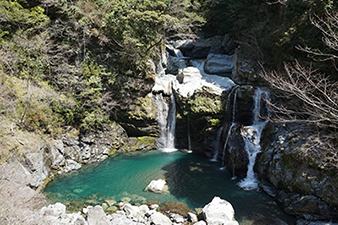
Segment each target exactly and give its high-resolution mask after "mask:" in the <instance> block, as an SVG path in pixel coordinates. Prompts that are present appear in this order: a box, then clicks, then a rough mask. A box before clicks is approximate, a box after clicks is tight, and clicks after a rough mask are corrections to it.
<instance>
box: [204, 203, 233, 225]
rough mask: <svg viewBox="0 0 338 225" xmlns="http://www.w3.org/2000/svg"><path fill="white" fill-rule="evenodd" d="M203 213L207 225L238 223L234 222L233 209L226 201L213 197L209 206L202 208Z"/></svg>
mask: <svg viewBox="0 0 338 225" xmlns="http://www.w3.org/2000/svg"><path fill="white" fill-rule="evenodd" d="M203 213H204V217H205V220H206V222H207V224H208V225H219V224H226V225H228V224H229V225H230V224H231V225H232V224H234V225H235V224H237V225H238V222H237V221H234V216H235V211H234V208H233V207H232V205H231V204H230V203H229V202H228V201H226V200H223V199H221V198H220V197H214V198H213V199H212V201H211V202H210V203H209V204H207V205H206V206H204V207H203Z"/></svg>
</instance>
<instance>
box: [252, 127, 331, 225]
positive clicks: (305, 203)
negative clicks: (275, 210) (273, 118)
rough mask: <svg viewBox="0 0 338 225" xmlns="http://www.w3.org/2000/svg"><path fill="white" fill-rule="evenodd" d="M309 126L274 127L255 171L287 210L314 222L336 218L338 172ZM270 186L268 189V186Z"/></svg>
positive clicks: (266, 133)
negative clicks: (274, 191)
mask: <svg viewBox="0 0 338 225" xmlns="http://www.w3.org/2000/svg"><path fill="white" fill-rule="evenodd" d="M316 132H317V131H316V129H314V128H313V127H309V126H307V125H306V124H301V123H294V124H288V125H285V124H271V125H270V126H269V128H268V129H267V130H266V132H265V137H263V140H264V141H263V142H264V144H263V145H264V151H263V152H262V154H261V156H260V159H259V160H258V161H257V164H256V168H257V172H258V174H259V176H260V177H261V178H262V179H265V180H268V181H269V182H271V184H272V185H273V187H274V188H275V189H276V190H277V196H276V197H278V198H279V199H280V201H281V202H282V203H283V205H284V207H285V210H286V211H287V212H288V213H290V214H293V215H297V216H300V217H303V218H305V219H311V220H330V219H333V218H335V219H337V218H336V215H337V211H336V206H337V205H338V199H337V194H338V193H337V192H338V183H337V180H338V179H337V178H338V177H337V169H336V167H334V166H332V164H331V162H330V160H329V159H328V157H327V156H325V155H326V154H329V153H328V149H323V148H321V143H320V142H321V141H323V140H320V139H315V138H314V134H315V133H316ZM323 135H324V134H323ZM267 187H268V186H267Z"/></svg>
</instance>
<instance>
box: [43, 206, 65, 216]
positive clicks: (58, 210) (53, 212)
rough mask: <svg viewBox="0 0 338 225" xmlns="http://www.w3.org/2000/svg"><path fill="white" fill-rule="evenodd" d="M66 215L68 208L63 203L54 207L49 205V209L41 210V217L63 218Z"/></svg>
mask: <svg viewBox="0 0 338 225" xmlns="http://www.w3.org/2000/svg"><path fill="white" fill-rule="evenodd" d="M65 213H66V206H65V205H63V204H62V203H59V202H58V203H55V204H54V205H48V206H47V207H45V206H44V207H42V208H41V209H40V215H42V216H53V217H57V218H58V217H61V216H63V215H65Z"/></svg>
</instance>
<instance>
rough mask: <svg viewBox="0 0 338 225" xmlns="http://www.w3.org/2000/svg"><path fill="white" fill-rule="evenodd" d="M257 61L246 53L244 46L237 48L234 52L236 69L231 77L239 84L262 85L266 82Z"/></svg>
mask: <svg viewBox="0 0 338 225" xmlns="http://www.w3.org/2000/svg"><path fill="white" fill-rule="evenodd" d="M259 73H260V68H259V67H258V66H257V63H256V62H255V61H253V60H251V59H250V56H247V55H246V51H245V49H244V47H241V48H237V49H236V50H235V53H234V69H233V71H232V75H231V79H232V80H234V81H235V82H236V83H238V84H251V85H260V84H262V83H264V81H263V79H262V78H261V76H260V75H259Z"/></svg>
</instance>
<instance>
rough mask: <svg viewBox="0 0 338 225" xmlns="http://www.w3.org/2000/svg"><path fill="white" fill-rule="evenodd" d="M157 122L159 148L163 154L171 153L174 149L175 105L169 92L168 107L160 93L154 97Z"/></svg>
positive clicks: (173, 97)
mask: <svg viewBox="0 0 338 225" xmlns="http://www.w3.org/2000/svg"><path fill="white" fill-rule="evenodd" d="M155 101H156V105H157V120H158V126H159V131H160V137H159V140H158V142H159V147H160V149H161V150H162V151H163V152H173V151H176V150H177V149H175V127H176V103H175V96H174V94H173V93H172V92H171V94H170V102H169V106H168V104H167V103H166V101H165V98H164V97H163V95H162V93H159V94H157V95H156V98H155Z"/></svg>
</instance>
